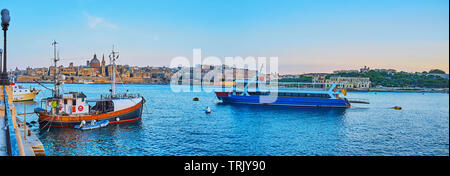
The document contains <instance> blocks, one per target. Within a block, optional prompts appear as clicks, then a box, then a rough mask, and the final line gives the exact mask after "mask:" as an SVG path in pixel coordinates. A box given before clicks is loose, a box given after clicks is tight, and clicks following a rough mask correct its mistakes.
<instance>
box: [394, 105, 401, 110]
mask: <svg viewBox="0 0 450 176" xmlns="http://www.w3.org/2000/svg"><path fill="white" fill-rule="evenodd" d="M393 108H394V109H396V110H401V109H402V107H401V106H394V107H393Z"/></svg>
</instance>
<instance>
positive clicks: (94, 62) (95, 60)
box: [89, 54, 100, 67]
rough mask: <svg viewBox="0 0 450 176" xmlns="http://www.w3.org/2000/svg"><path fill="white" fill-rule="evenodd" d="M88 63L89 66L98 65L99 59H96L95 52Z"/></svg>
mask: <svg viewBox="0 0 450 176" xmlns="http://www.w3.org/2000/svg"><path fill="white" fill-rule="evenodd" d="M89 63H90V64H89V65H90V66H91V67H100V61H99V60H98V59H97V55H96V54H94V58H93V59H92V60H91V61H90V62H89Z"/></svg>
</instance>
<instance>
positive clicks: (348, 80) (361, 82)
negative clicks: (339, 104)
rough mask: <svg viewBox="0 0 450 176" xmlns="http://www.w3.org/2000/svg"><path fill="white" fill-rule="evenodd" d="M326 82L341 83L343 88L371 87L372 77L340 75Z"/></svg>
mask: <svg viewBox="0 0 450 176" xmlns="http://www.w3.org/2000/svg"><path fill="white" fill-rule="evenodd" d="M326 83H339V84H342V87H343V88H370V83H371V82H370V79H369V78H367V77H340V76H332V77H330V78H329V79H327V80H326Z"/></svg>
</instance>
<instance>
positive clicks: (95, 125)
mask: <svg viewBox="0 0 450 176" xmlns="http://www.w3.org/2000/svg"><path fill="white" fill-rule="evenodd" d="M108 124H109V121H108V120H99V121H96V120H92V121H91V123H89V124H86V121H82V122H81V124H79V125H75V127H74V128H76V129H80V130H92V129H96V128H102V127H105V126H107V125H108Z"/></svg>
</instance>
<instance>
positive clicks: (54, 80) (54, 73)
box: [52, 41, 59, 97]
mask: <svg viewBox="0 0 450 176" xmlns="http://www.w3.org/2000/svg"><path fill="white" fill-rule="evenodd" d="M57 44H58V42H56V41H53V43H52V45H53V56H54V58H53V62H54V63H55V65H54V66H55V68H53V69H54V70H53V84H54V85H55V89H54V90H53V97H57V96H58V85H57V81H56V62H58V61H59V58H57V57H56V45H57Z"/></svg>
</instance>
